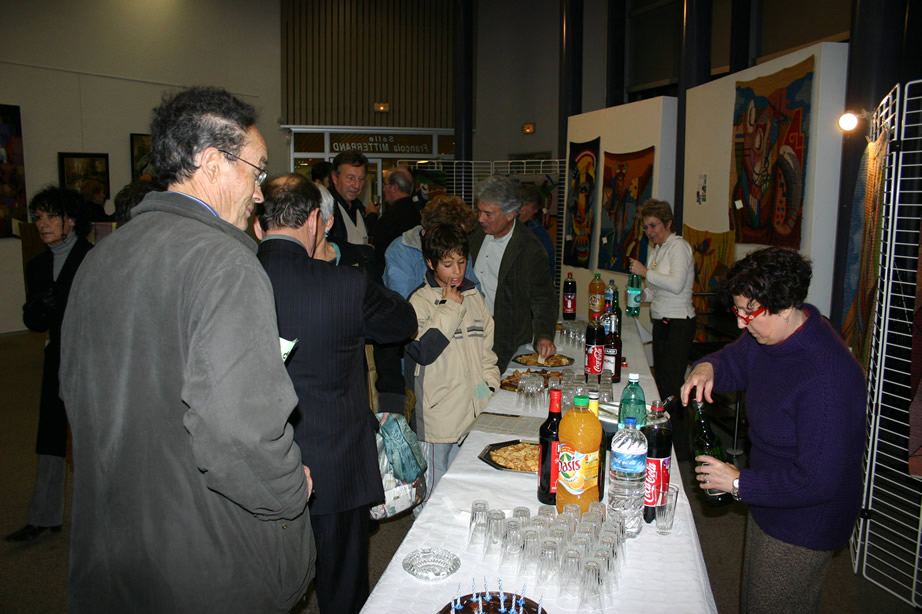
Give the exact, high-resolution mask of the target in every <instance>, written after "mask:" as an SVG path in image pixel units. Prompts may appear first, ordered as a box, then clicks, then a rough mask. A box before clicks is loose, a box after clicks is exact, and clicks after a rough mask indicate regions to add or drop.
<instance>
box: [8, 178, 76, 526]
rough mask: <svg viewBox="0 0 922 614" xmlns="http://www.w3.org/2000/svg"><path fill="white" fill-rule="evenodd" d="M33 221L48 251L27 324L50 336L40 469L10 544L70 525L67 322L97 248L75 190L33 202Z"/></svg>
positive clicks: (34, 270) (30, 283) (34, 264)
mask: <svg viewBox="0 0 922 614" xmlns="http://www.w3.org/2000/svg"><path fill="white" fill-rule="evenodd" d="M29 216H30V217H31V218H32V220H33V221H34V222H35V227H36V229H37V230H38V235H39V238H40V239H41V241H42V243H44V244H45V245H47V246H48V249H47V250H46V251H44V252H42V253H41V254H39V255H38V256H36V257H35V258H33V259H32V260H30V261H29V264H27V265H26V304H25V305H23V307H22V321H23V323H25V325H26V327H27V328H28V329H29V330H32V331H36V332H46V331H47V332H48V343H47V344H46V345H45V362H44V365H43V368H42V395H41V400H40V401H39V412H38V436H37V437H36V441H35V453H36V454H38V470H37V471H36V475H35V489H34V490H33V492H32V502H31V503H30V505H29V520H28V524H26V526H24V527H22V528H21V529H19V530H18V531H15V532H13V533H10V534H9V535H7V536H6V540H7V541H10V542H23V541H32V540H34V539H35V538H37V537H38V536H39V535H41V534H42V533H44V532H45V531H47V530H49V529H50V530H51V532H52V533H59V532H60V531H61V525H62V523H63V522H64V481H65V478H66V477H67V463H66V462H65V460H64V456H65V453H66V450H67V414H66V413H65V410H64V403H63V402H62V401H61V398H60V384H59V381H58V368H59V367H60V364H61V321H62V320H63V319H64V308H65V307H66V306H67V298H68V295H69V294H70V287H71V283H72V282H73V280H74V276H75V275H76V274H77V269H78V267H79V266H80V263H81V262H83V258H84V257H85V256H86V254H87V253H88V252H89V251H90V249H91V248H92V247H93V245H92V244H91V243H90V242H89V241H87V240H86V239H85V238H84V237H85V236H86V233H87V232H88V231H89V223H88V222H87V220H86V217H85V216H86V203H85V201H84V199H83V198H82V197H81V196H80V194H78V193H77V192H75V191H73V190H66V189H63V188H58V187H47V188H45V189H44V190H42V191H41V192H39V193H38V194H36V195H35V196H33V197H32V201H31V202H30V203H29Z"/></svg>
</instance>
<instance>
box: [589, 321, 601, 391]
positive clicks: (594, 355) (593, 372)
mask: <svg viewBox="0 0 922 614" xmlns="http://www.w3.org/2000/svg"><path fill="white" fill-rule="evenodd" d="M604 360H605V329H604V328H602V323H601V322H599V318H598V317H595V318H593V319H591V320H590V321H589V325H588V326H586V367H585V373H586V381H587V382H590V381H595V382H598V381H599V376H601V375H602V363H603V362H604ZM593 377H594V378H595V379H590V378H593Z"/></svg>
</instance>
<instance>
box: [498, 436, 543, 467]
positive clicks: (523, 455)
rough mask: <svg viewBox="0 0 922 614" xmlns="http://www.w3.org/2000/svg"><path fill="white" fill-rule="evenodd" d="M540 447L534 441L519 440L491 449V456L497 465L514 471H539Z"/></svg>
mask: <svg viewBox="0 0 922 614" xmlns="http://www.w3.org/2000/svg"><path fill="white" fill-rule="evenodd" d="M540 450H541V449H540V447H539V446H538V445H537V444H534V443H528V442H524V441H523V442H519V443H515V444H512V445H509V446H504V447H502V448H499V449H496V450H491V451H490V458H491V459H492V460H493V462H494V463H496V464H497V465H502V466H503V467H506V468H507V469H511V470H513V471H523V472H526V473H538V454H539V452H540Z"/></svg>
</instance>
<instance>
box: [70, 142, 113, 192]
mask: <svg viewBox="0 0 922 614" xmlns="http://www.w3.org/2000/svg"><path fill="white" fill-rule="evenodd" d="M58 176H59V179H60V182H61V187H62V188H70V189H72V190H77V191H78V192H79V191H80V190H81V188H82V187H83V186H84V184H87V183H90V182H97V183H100V184H102V187H103V189H104V190H105V192H106V199H108V198H109V197H110V194H109V154H104V153H99V154H96V153H72V152H58Z"/></svg>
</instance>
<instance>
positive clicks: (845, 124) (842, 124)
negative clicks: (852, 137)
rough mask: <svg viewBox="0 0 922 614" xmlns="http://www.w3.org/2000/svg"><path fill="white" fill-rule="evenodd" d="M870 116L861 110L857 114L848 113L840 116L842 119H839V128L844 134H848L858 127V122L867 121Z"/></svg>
mask: <svg viewBox="0 0 922 614" xmlns="http://www.w3.org/2000/svg"><path fill="white" fill-rule="evenodd" d="M868 117H870V114H869V113H868V112H867V111H865V110H864V109H862V110H861V111H860V112H859V113H853V112H851V111H848V112H846V113H843V114H842V117H840V118H839V128H841V129H842V130H844V131H846V132H850V131H852V130H854V129H855V128H857V127H858V120H861V119H868Z"/></svg>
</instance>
